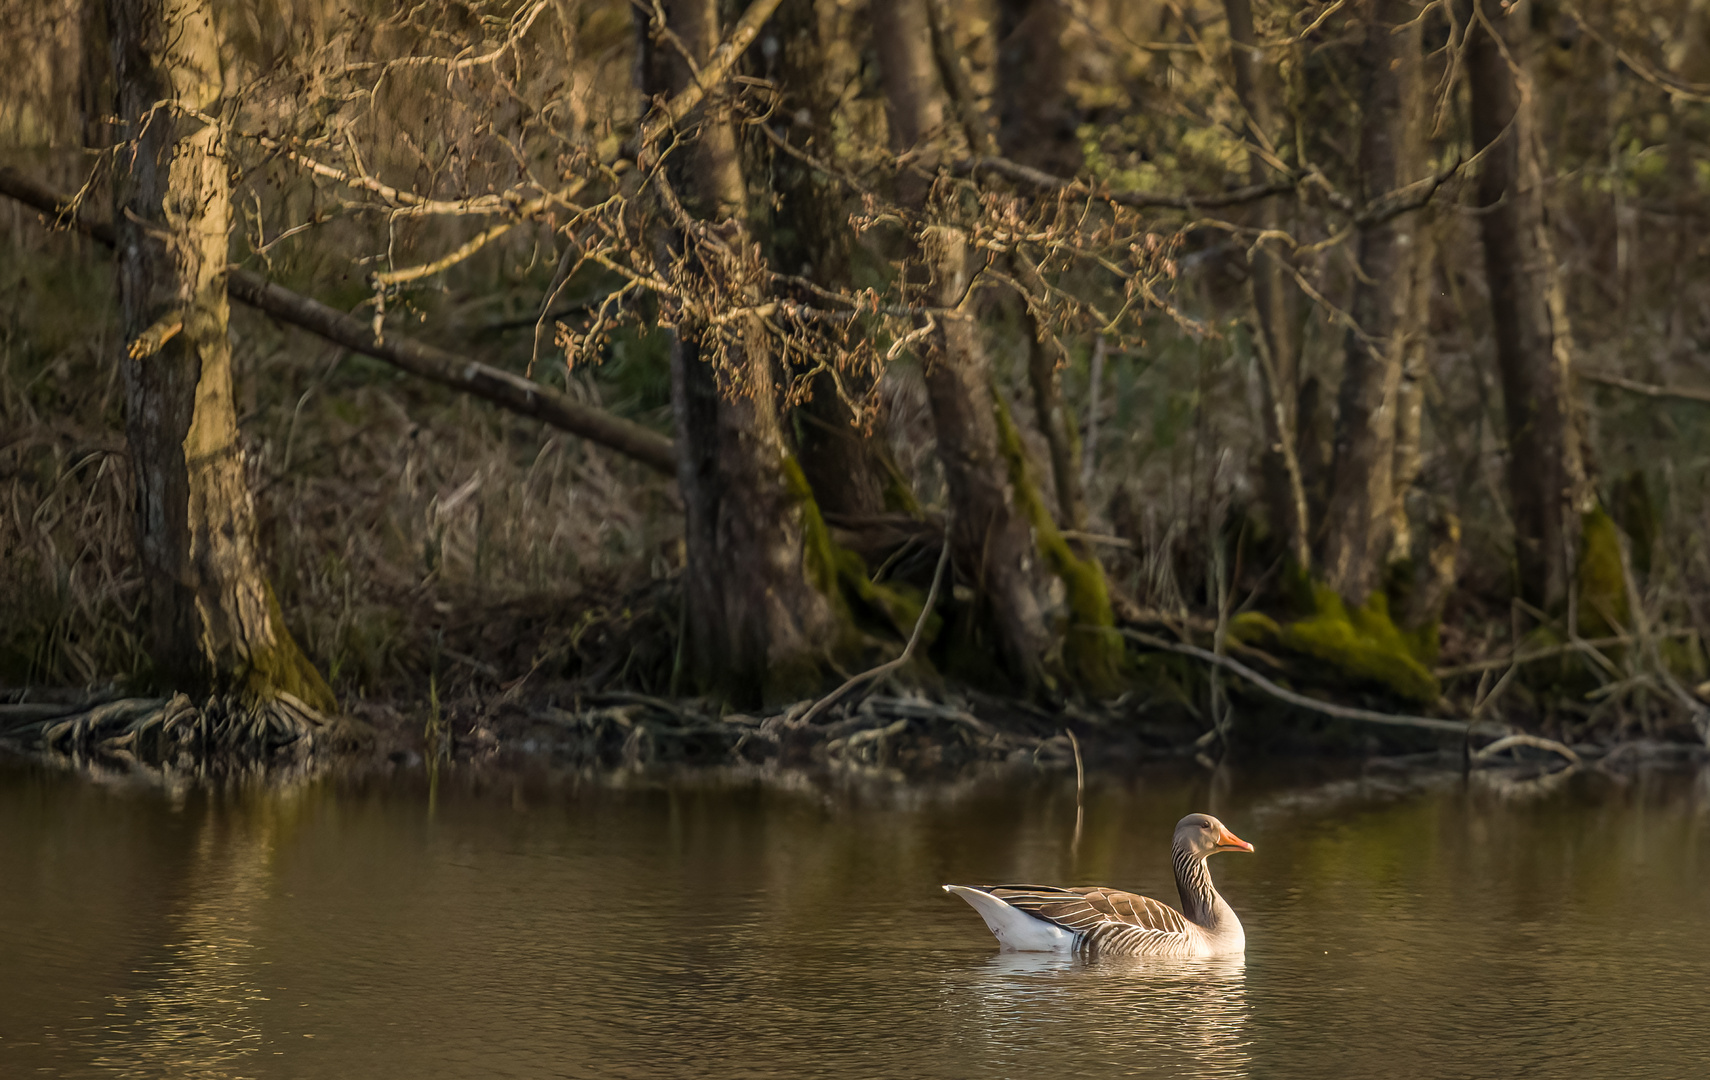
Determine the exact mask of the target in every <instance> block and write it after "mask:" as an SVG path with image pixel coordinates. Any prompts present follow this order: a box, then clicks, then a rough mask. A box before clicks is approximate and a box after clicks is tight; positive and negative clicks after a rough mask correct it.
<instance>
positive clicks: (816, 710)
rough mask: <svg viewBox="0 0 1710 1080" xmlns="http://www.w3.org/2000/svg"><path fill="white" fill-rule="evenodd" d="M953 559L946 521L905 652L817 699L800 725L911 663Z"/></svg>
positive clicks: (797, 722)
mask: <svg viewBox="0 0 1710 1080" xmlns="http://www.w3.org/2000/svg"><path fill="white" fill-rule="evenodd" d="M949 563H950V523H949V521H946V522H945V523H944V548H943V550H942V551H940V552H939V554H938V569H936V570H934V571H933V572H932V588H931V589H929V590H928V591H927V593H926V603H925V604H923V605H921V608H920V617H919V618H918V619H916V620H914V633H912V634H910V635H909V636H908V644H907V645H905V646H903V651H902V655H900V656H898V657H897V658H896V659H894V660H887V661H885V662H884V663H883V664H880V665H879V666H878V667H876V668H873V669H871V670H869V671H863V672H861V673H860V674H859V675H852V676H850V678H849V681H847V682H845V683H844V684H843V685H842V686H839V687H838V688H837V689H835V690H833V691H832V692H831V693H829V694H827V695H825V696H824V697H822V698H820V699H819V700H818V701H816V702H814V703H813V708H811V709H809V710H808V711H807V712H805V713H803V714H802V718H801V719H800V720H797V721H796V724H797V726H805V725H806V724H808V723H809V722H811V721H812V720H813V718H814V717H816V716H818V715H819V714H820V713H822V712H824V711H825V710H826V709H829V708H831V706H832V705H833V704H834V703H835V702H836V701H837V699H838V698H840V697H842V696H843V695H844V694H846V693H848V692H849V691H850V690H852V689H854V688H855V687H857V686H859V685H861V684H862V683H863V682H867V681H869V680H874V679H880V678H883V677H884V676H886V675H889V674H890V673H891V672H893V671H895V670H896V669H898V668H900V667H902V666H903V665H904V664H906V663H908V662H909V660H911V659H913V657H914V651H915V649H916V648H917V647H919V645H920V635H921V632H922V631H923V630H925V629H926V618H927V616H929V615H931V614H932V609H933V608H934V607H935V606H936V605H937V604H938V587H939V586H940V585H941V584H943V582H944V568H945V567H946V566H947V565H949Z"/></svg>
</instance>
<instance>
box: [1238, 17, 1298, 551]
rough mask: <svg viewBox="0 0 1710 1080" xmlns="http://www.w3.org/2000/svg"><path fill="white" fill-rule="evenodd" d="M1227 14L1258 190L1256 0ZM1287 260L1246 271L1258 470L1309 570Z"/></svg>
mask: <svg viewBox="0 0 1710 1080" xmlns="http://www.w3.org/2000/svg"><path fill="white" fill-rule="evenodd" d="M1223 8H1224V12H1225V14H1226V15H1227V17H1228V20H1229V61H1230V66H1231V67H1233V68H1234V72H1235V96H1236V98H1237V100H1239V101H1240V103H1241V108H1242V110H1243V111H1244V112H1245V113H1246V127H1247V139H1248V140H1249V148H1248V151H1247V175H1248V179H1249V180H1251V181H1252V182H1253V183H1255V184H1262V183H1265V182H1266V181H1267V180H1269V179H1270V173H1271V167H1270V166H1269V165H1267V164H1266V157H1267V154H1268V155H1270V156H1272V157H1274V156H1275V147H1274V145H1273V144H1272V142H1271V132H1272V130H1273V128H1274V124H1273V117H1272V115H1271V98H1270V95H1269V94H1267V93H1265V92H1264V91H1263V90H1262V89H1261V87H1260V79H1261V76H1262V72H1261V71H1260V68H1259V60H1260V57H1261V53H1260V52H1259V50H1258V48H1257V46H1256V40H1257V39H1256V37H1255V34H1254V30H1253V7H1252V3H1251V0H1224V3H1223ZM1252 213H1253V226H1254V227H1255V228H1257V229H1259V230H1260V231H1261V232H1266V233H1268V232H1272V231H1275V230H1277V229H1279V228H1280V227H1281V224H1282V199H1281V197H1280V196H1272V197H1270V198H1268V199H1262V200H1260V201H1259V202H1258V203H1257V204H1256V205H1255V206H1254V207H1253V211H1252ZM1284 258H1286V256H1285V255H1284V254H1283V252H1282V250H1281V249H1280V247H1279V246H1278V245H1277V244H1275V243H1269V244H1267V245H1266V246H1265V247H1264V248H1263V249H1262V250H1261V251H1260V252H1259V253H1258V257H1257V258H1256V259H1254V260H1253V263H1252V265H1251V266H1250V267H1249V272H1250V277H1249V281H1250V283H1251V287H1252V291H1253V318H1254V322H1255V323H1256V324H1257V326H1256V329H1257V330H1258V334H1257V340H1256V341H1255V343H1254V344H1255V345H1256V347H1257V350H1258V353H1259V358H1260V362H1261V364H1262V366H1263V368H1264V373H1265V391H1266V395H1267V397H1268V401H1267V402H1266V406H1267V407H1266V408H1265V410H1264V425H1265V443H1266V446H1265V451H1264V453H1263V455H1261V457H1260V460H1259V467H1260V474H1261V476H1262V477H1263V480H1264V492H1265V504H1266V507H1267V508H1268V510H1269V511H1270V514H1271V521H1272V527H1273V528H1275V529H1276V530H1277V532H1278V534H1279V535H1280V536H1282V537H1283V539H1284V540H1285V541H1286V543H1287V544H1288V549H1289V554H1290V555H1291V556H1292V557H1293V559H1294V561H1295V563H1296V564H1297V565H1298V566H1299V568H1300V569H1301V570H1302V571H1304V570H1306V569H1307V567H1308V564H1309V562H1310V559H1311V555H1310V550H1311V549H1310V546H1309V544H1308V540H1307V537H1308V534H1309V532H1310V530H1311V519H1310V518H1309V517H1308V511H1307V504H1306V489H1305V481H1304V478H1303V477H1302V474H1301V464H1300V447H1299V440H1298V437H1297V434H1296V420H1295V417H1296V414H1297V399H1298V397H1299V394H1300V317H1299V312H1298V309H1299V303H1300V301H1299V290H1298V289H1297V288H1296V287H1295V285H1294V283H1293V281H1291V280H1290V275H1289V272H1288V268H1287V266H1285V265H1284V263H1283V259H1284Z"/></svg>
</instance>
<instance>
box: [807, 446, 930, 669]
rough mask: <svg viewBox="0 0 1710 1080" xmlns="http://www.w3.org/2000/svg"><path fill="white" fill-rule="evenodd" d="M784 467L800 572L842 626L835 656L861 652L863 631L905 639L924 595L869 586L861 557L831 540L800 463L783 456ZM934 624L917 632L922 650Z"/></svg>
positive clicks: (885, 586) (874, 585)
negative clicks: (795, 517)
mask: <svg viewBox="0 0 1710 1080" xmlns="http://www.w3.org/2000/svg"><path fill="white" fill-rule="evenodd" d="M783 468H784V484H785V487H786V488H787V489H788V491H789V493H790V494H791V495H792V496H793V497H794V498H795V499H796V500H797V504H798V505H799V506H800V507H801V513H802V566H803V569H804V570H805V571H806V573H807V576H808V581H809V582H810V583H811V584H812V585H813V587H814V588H815V589H816V590H818V591H819V593H820V594H821V595H823V596H825V597H826V598H827V599H828V600H830V601H831V605H832V609H833V610H834V611H835V612H836V613H837V617H838V620H839V621H840V622H841V623H842V624H843V627H844V631H843V633H842V634H841V635H840V636H839V641H838V643H837V646H836V652H837V653H838V654H839V655H840V656H842V657H844V658H847V657H852V656H854V655H855V654H857V653H859V652H860V651H862V649H863V646H864V645H865V644H866V637H865V636H864V635H863V633H862V631H863V629H866V630H869V631H872V632H876V633H879V634H883V635H885V636H887V637H889V636H893V635H901V636H902V637H903V638H904V639H905V640H906V638H907V636H908V635H909V634H910V633H912V632H913V631H914V624H915V623H916V622H917V621H918V620H919V618H920V609H921V605H922V604H924V603H925V600H926V598H925V596H924V595H919V594H917V593H916V592H915V590H913V589H908V588H904V587H896V586H887V585H876V584H874V583H873V580H872V578H870V577H869V576H868V574H867V567H866V564H865V563H863V562H862V561H861V556H859V555H857V554H855V553H854V552H853V551H850V550H849V549H848V548H846V547H843V546H841V545H840V544H838V543H837V541H836V540H835V539H833V538H832V535H831V529H830V527H829V526H828V525H826V523H825V516H824V515H823V514H821V513H820V509H819V503H818V501H817V500H816V499H815V498H814V495H813V488H812V486H811V485H810V484H809V483H808V481H807V476H806V474H804V473H803V472H802V468H801V465H800V464H799V463H798V462H797V461H796V459H795V458H793V457H787V458H785V459H784V466H783ZM939 623H940V620H939V619H938V617H937V616H936V615H934V616H932V617H930V618H929V619H928V620H927V624H926V626H925V627H923V628H922V630H921V638H922V641H921V644H922V645H923V646H925V645H929V644H931V642H932V639H933V637H934V636H935V635H936V633H937V630H938V627H939ZM923 652H924V650H923Z"/></svg>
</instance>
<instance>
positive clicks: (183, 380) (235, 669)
mask: <svg viewBox="0 0 1710 1080" xmlns="http://www.w3.org/2000/svg"><path fill="white" fill-rule="evenodd" d="M108 22H109V28H110V31H111V34H112V55H113V62H114V67H115V78H116V84H117V92H118V113H119V116H120V117H122V118H123V120H124V122H125V123H126V124H127V125H128V129H129V131H128V133H129V135H130V137H131V138H132V139H133V140H134V143H133V145H131V146H128V147H126V148H125V152H123V153H122V154H121V155H120V157H119V159H118V168H117V170H116V172H115V195H116V203H117V209H118V213H117V214H115V216H114V220H115V222H116V223H117V232H118V252H119V255H118V283H119V296H120V302H121V307H122V312H123V322H124V328H125V340H126V341H127V342H130V343H131V345H130V347H129V348H128V349H127V352H126V355H125V356H124V357H122V358H121V359H120V366H121V368H122V370H123V374H124V386H125V414H126V415H125V428H126V436H127V438H128V441H129V444H130V451H131V463H132V467H133V469H134V471H135V474H136V484H137V539H138V543H137V549H138V552H139V553H140V556H141V561H142V569H143V578H144V581H145V583H146V585H145V587H146V595H147V598H148V627H149V646H150V651H151V654H152V656H153V659H154V664H155V678H156V679H157V680H158V681H159V682H160V683H162V684H163V685H167V686H171V687H173V688H175V689H180V690H185V691H187V692H191V693H210V692H239V693H241V694H243V695H244V696H246V697H248V698H249V699H250V700H251V701H252V702H256V703H264V702H266V701H269V700H271V699H272V698H274V697H276V696H277V695H278V694H279V693H280V692H286V693H289V694H292V695H294V696H296V697H297V698H298V699H300V700H301V701H303V702H304V703H306V704H308V705H310V706H312V707H314V708H317V709H332V708H334V707H336V702H335V701H334V700H333V696H332V692H331V691H330V690H329V689H328V688H327V685H326V682H325V681H324V680H323V679H322V678H321V676H320V675H319V673H317V672H316V671H315V669H314V666H313V665H312V664H310V663H309V661H308V659H307V658H306V657H304V655H303V653H302V650H300V649H299V648H298V647H297V643H296V642H295V641H293V640H292V638H291V634H290V632H289V631H288V630H287V629H286V627H285V624H284V620H283V618H282V616H281V613H280V610H279V603H278V601H277V600H276V599H275V598H274V596H273V591H272V588H271V586H270V585H268V583H267V579H266V576H265V574H264V572H263V567H262V560H261V555H260V552H259V551H258V549H257V543H256V527H255V508H254V503H253V500H252V497H251V493H250V490H249V487H248V483H247V480H246V478H245V475H244V452H243V447H242V444H241V443H240V441H239V437H238V428H237V415H236V412H235V410H234V408H233V402H232V357H231V343H230V341H229V339H228V337H227V329H226V320H227V313H228V303H227V299H226V264H227V259H228V244H229V233H230V228H231V192H230V188H229V183H228V180H227V168H226V161H225V156H224V147H223V146H222V144H221V140H220V133H219V131H218V130H217V129H216V128H214V127H211V126H208V125H206V124H203V123H202V122H200V121H196V120H190V119H186V118H184V117H182V116H180V115H179V114H178V113H177V112H176V111H175V110H173V109H172V108H171V107H170V106H163V105H161V104H160V103H161V102H181V103H182V104H184V105H185V106H188V107H191V108H195V109H198V110H201V111H204V112H209V113H215V114H218V113H219V112H220V111H221V107H222V106H221V102H220V94H221V71H220V48H219V46H220V43H219V40H218V38H217V36H216V34H215V29H214V24H213V14H212V6H211V5H210V4H209V3H207V2H206V0H137V2H131V0H112V2H110V3H109V5H108Z"/></svg>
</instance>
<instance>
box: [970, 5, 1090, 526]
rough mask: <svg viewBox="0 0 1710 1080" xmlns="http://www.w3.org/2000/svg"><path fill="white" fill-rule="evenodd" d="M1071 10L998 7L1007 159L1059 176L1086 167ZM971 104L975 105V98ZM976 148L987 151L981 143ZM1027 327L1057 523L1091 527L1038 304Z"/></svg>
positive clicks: (1054, 348)
mask: <svg viewBox="0 0 1710 1080" xmlns="http://www.w3.org/2000/svg"><path fill="white" fill-rule="evenodd" d="M1067 29H1068V9H1067V8H1066V7H1064V5H1063V4H1062V3H1060V2H1059V0H1002V2H1001V3H1000V4H999V5H998V30H997V32H998V73H997V93H998V132H997V142H998V146H999V148H1000V149H1001V150H1002V151H1003V154H1004V156H1005V157H1007V158H1009V159H1010V160H1012V161H1019V162H1021V163H1022V164H1024V165H1031V166H1033V167H1034V168H1036V169H1042V170H1044V171H1046V172H1049V173H1055V174H1057V175H1059V176H1074V175H1075V174H1076V173H1078V172H1080V169H1081V151H1080V144H1079V142H1078V141H1077V138H1076V134H1075V128H1076V126H1077V121H1078V119H1079V118H1078V116H1077V115H1076V110H1075V107H1074V99H1073V97H1072V95H1071V94H1070V92H1069V73H1070V64H1069V56H1068V53H1067V50H1066V49H1065V48H1064V46H1063V34H1064V32H1065V31H1066V30H1067ZM964 107H965V108H967V107H972V106H971V103H970V104H969V105H967V106H964ZM975 149H976V151H977V152H981V153H983V152H985V151H984V149H983V148H980V147H976V148H975ZM1014 263H1015V265H1014V266H1013V268H1012V269H1013V270H1014V273H1015V276H1016V280H1018V281H1020V282H1022V283H1023V284H1024V285H1027V286H1029V287H1032V286H1033V285H1034V284H1035V282H1034V280H1033V279H1034V277H1035V275H1034V274H1033V273H1032V271H1031V270H1030V269H1029V267H1028V266H1027V264H1026V263H1025V262H1024V261H1023V260H1021V259H1016V260H1014ZM1022 323H1023V325H1024V326H1025V327H1026V330H1027V380H1028V383H1029V385H1030V386H1031V388H1032V390H1033V407H1034V411H1035V413H1036V415H1037V417H1038V422H1039V431H1040V433H1041V434H1043V435H1044V436H1045V445H1046V446H1047V447H1048V448H1049V449H1050V452H1051V478H1052V480H1053V481H1054V486H1055V488H1056V491H1057V520H1058V521H1060V522H1062V524H1063V527H1064V528H1065V529H1084V528H1086V524H1087V503H1086V493H1085V491H1084V490H1083V488H1082V484H1081V467H1080V465H1081V460H1080V459H1081V444H1080V433H1079V429H1078V426H1077V425H1076V423H1075V418H1074V414H1073V412H1072V410H1071V409H1070V408H1069V405H1068V402H1066V401H1064V400H1063V378H1062V372H1061V371H1060V370H1059V368H1058V360H1059V359H1060V349H1059V348H1058V345H1057V342H1056V340H1055V339H1054V337H1053V335H1052V334H1051V333H1050V331H1049V330H1048V329H1046V328H1045V327H1043V326H1041V325H1040V322H1039V319H1038V317H1037V316H1036V315H1035V313H1034V311H1033V309H1032V308H1031V307H1027V308H1024V310H1023V311H1022Z"/></svg>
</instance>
